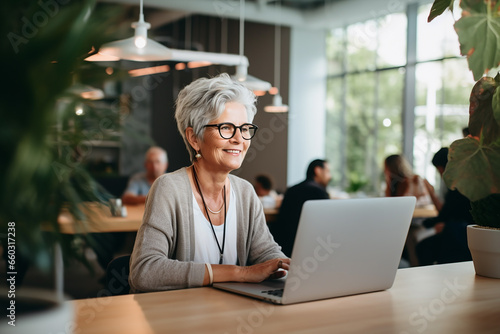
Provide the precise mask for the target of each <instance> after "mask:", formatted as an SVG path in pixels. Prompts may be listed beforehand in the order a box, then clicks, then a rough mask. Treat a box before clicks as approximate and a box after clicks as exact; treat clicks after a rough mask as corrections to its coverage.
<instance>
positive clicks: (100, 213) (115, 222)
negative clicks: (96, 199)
mask: <svg viewBox="0 0 500 334" xmlns="http://www.w3.org/2000/svg"><path fill="white" fill-rule="evenodd" d="M126 208H127V217H114V216H112V215H111V211H110V209H109V207H107V206H105V205H102V204H98V203H87V204H86V206H85V208H84V210H85V212H86V214H87V217H88V220H86V221H85V222H75V220H74V219H73V217H72V216H71V215H70V214H69V212H67V211H63V212H61V214H60V215H59V219H58V221H59V227H60V228H61V232H62V233H65V234H76V233H99V232H137V230H138V229H139V227H140V226H141V224H142V216H143V215H144V204H142V205H127V206H126Z"/></svg>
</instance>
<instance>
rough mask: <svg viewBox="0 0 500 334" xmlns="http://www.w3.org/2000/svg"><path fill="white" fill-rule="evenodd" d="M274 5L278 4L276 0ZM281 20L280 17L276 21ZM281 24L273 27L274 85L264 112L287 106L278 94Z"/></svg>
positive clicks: (278, 109) (282, 109)
mask: <svg viewBox="0 0 500 334" xmlns="http://www.w3.org/2000/svg"><path fill="white" fill-rule="evenodd" d="M276 6H279V4H278V2H277V3H276ZM278 13H279V14H278V15H280V14H281V6H280V7H279V8H278ZM280 20H281V17H280V18H279V19H278V21H277V22H279V21H280ZM280 65H281V26H280V25H279V24H276V25H275V27H274V84H275V85H276V86H275V87H272V89H270V90H269V93H270V94H272V95H274V96H273V103H272V104H271V105H268V106H265V107H264V111H265V112H274V113H276V112H287V111H288V106H287V105H286V104H283V100H282V98H281V95H280V91H279V90H280V72H281V67H280Z"/></svg>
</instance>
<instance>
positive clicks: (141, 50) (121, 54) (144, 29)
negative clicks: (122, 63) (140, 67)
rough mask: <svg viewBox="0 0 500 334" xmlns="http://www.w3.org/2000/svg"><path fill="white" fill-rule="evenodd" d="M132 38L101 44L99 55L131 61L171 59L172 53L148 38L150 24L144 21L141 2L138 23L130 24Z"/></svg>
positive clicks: (141, 1) (141, 3) (141, 0)
mask: <svg viewBox="0 0 500 334" xmlns="http://www.w3.org/2000/svg"><path fill="white" fill-rule="evenodd" d="M132 28H134V29H135V34H134V37H130V38H127V39H122V40H119V41H115V42H110V43H106V44H103V45H102V46H101V48H100V49H99V53H100V54H102V55H105V56H112V57H118V58H119V59H124V60H132V61H161V60H169V59H171V58H172V52H171V50H170V49H169V48H167V47H166V46H163V45H161V44H160V43H158V42H155V41H153V40H152V39H149V38H148V29H149V28H151V24H149V23H148V22H145V21H144V14H143V0H140V14H139V21H138V22H133V23H132Z"/></svg>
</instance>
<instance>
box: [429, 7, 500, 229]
mask: <svg viewBox="0 0 500 334" xmlns="http://www.w3.org/2000/svg"><path fill="white" fill-rule="evenodd" d="M453 5H454V0H445V1H443V0H436V1H435V2H434V4H433V6H432V9H431V12H430V14H429V18H428V21H429V22H430V21H432V20H433V19H434V18H435V17H437V16H438V15H441V14H442V13H443V12H444V11H445V10H446V9H447V8H449V9H450V10H452V9H453ZM460 7H461V9H462V15H461V18H460V19H459V20H458V21H456V22H455V26H454V27H455V31H456V32H457V35H458V39H459V42H460V52H461V54H462V55H467V61H468V65H469V69H470V70H471V71H472V73H473V75H474V79H475V80H477V82H476V84H475V85H474V87H473V89H472V92H471V96H470V107H469V131H470V135H469V136H468V137H466V138H464V139H460V140H457V141H455V142H453V143H452V144H451V146H450V151H449V156H448V160H449V162H448V165H447V167H446V171H445V173H444V175H443V177H444V181H445V183H446V185H447V186H448V187H449V188H451V189H458V191H460V192H461V193H462V194H463V195H465V196H466V197H467V198H468V199H469V200H470V201H471V207H472V211H471V213H472V215H473V217H474V220H475V222H476V223H477V224H478V225H483V226H488V227H497V228H500V89H497V88H498V87H499V85H500V75H499V74H497V75H496V76H495V78H492V77H488V76H483V75H484V74H486V73H487V72H489V71H491V69H492V68H495V67H497V66H498V65H499V64H500V51H499V50H500V48H499V46H500V12H499V10H500V2H497V1H496V0H462V1H461V2H460Z"/></svg>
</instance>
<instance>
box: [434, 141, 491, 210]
mask: <svg viewBox="0 0 500 334" xmlns="http://www.w3.org/2000/svg"><path fill="white" fill-rule="evenodd" d="M498 171H500V140H497V141H496V142H495V143H493V144H490V145H489V146H485V145H483V144H482V143H481V142H480V141H479V140H478V139H477V138H473V137H467V138H464V139H460V140H457V141H455V142H453V143H452V144H451V146H450V151H449V155H448V164H447V166H446V171H445V173H444V175H443V178H444V181H445V183H446V185H447V186H448V188H450V189H458V191H459V192H461V193H462V194H463V195H464V196H466V197H467V198H469V199H470V200H471V201H477V200H479V199H481V198H484V197H486V196H488V195H490V194H493V193H500V175H499V173H498Z"/></svg>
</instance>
